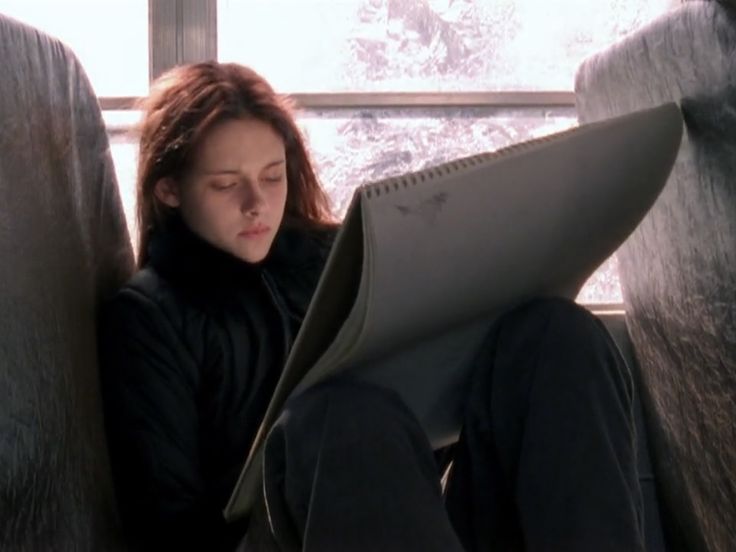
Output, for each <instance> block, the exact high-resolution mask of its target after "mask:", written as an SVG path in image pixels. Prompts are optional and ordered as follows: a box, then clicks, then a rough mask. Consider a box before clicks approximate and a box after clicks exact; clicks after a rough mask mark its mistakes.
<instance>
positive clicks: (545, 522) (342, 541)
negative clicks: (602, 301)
mask: <svg viewBox="0 0 736 552" xmlns="http://www.w3.org/2000/svg"><path fill="white" fill-rule="evenodd" d="M632 394H633V389H632V379H631V376H630V374H629V371H628V369H627V367H626V366H625V364H624V361H623V360H622V359H621V357H620V355H619V353H618V350H617V348H616V346H615V344H614V343H613V341H612V339H611V337H610V336H609V335H608V333H607V331H606V330H605V328H604V327H603V326H602V324H601V323H600V321H598V320H597V319H596V318H595V317H593V316H592V315H591V314H589V313H588V312H587V311H585V310H584V309H582V308H581V307H578V306H577V305H575V304H574V303H572V302H570V301H565V300H561V299H544V300H535V301H533V302H531V303H528V304H526V305H524V306H522V307H519V308H517V309H515V310H513V311H511V312H509V313H508V314H506V315H505V316H503V317H502V318H501V319H500V320H499V321H498V323H497V324H495V325H494V329H493V331H492V332H491V335H489V338H488V340H487V341H486V344H485V346H484V349H483V351H482V353H481V354H480V355H479V358H478V362H477V367H476V368H475V372H474V375H473V381H472V385H471V388H470V391H469V396H468V401H467V410H466V416H465V421H464V425H463V429H462V433H461V436H460V440H459V442H458V443H457V444H456V445H454V446H453V447H452V450H450V451H449V454H450V456H451V458H452V461H453V465H452V468H451V471H450V475H449V478H448V482H447V488H446V496H444V497H443V495H442V492H441V487H440V480H439V472H438V465H437V462H436V460H435V454H434V453H433V451H432V450H431V447H430V445H429V443H428V441H427V439H426V437H425V435H424V433H423V431H422V430H421V428H420V427H419V425H418V422H417V421H416V420H415V418H414V416H413V415H412V413H411V412H410V411H409V410H408V408H406V407H405V406H404V404H403V402H402V401H401V399H400V398H399V397H398V396H397V395H395V394H394V393H392V392H390V391H387V390H385V389H382V388H378V387H374V386H370V385H366V384H362V383H355V382H351V381H349V380H345V379H340V380H337V379H336V380H334V381H328V382H325V383H323V384H320V385H318V386H315V387H314V388H312V389H310V390H308V391H306V392H305V393H303V394H302V395H300V396H298V397H295V398H294V399H292V400H290V401H289V403H288V404H287V408H286V409H285V411H284V413H283V415H282V416H281V418H280V419H279V421H278V423H277V424H276V426H275V427H274V429H273V431H272V432H271V434H270V436H269V438H268V440H267V444H266V456H265V471H264V475H265V483H264V494H265V499H264V502H263V504H262V505H261V510H260V512H258V513H256V514H255V515H254V518H253V520H252V521H251V527H250V529H249V532H248V536H247V538H246V543H249V544H248V545H246V549H252V550H263V549H265V547H264V545H263V542H264V541H261V543H258V542H257V541H258V539H259V538H261V539H266V540H270V543H271V544H272V545H273V548H274V549H277V550H300V549H301V550H306V551H307V552H312V551H320V552H321V551H331V550H341V551H360V550H366V551H367V550H371V551H377V550H386V551H393V550H396V551H404V550H417V551H435V550H436V551H438V552H439V551H443V552H446V551H461V550H466V551H468V552H470V551H481V550H482V551H486V550H494V551H495V550H535V551H536V550H564V551H578V550H579V551H583V550H585V551H589V550H596V551H605V550H611V551H614V550H616V551H635V550H643V544H642V542H643V540H642V535H641V527H640V519H641V491H640V489H639V482H638V479H637V472H636V447H635V434H634V419H633V409H632Z"/></svg>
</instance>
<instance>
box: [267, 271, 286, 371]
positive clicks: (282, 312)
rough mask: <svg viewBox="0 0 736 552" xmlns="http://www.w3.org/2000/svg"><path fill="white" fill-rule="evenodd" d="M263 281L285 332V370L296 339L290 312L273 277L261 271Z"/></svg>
mask: <svg viewBox="0 0 736 552" xmlns="http://www.w3.org/2000/svg"><path fill="white" fill-rule="evenodd" d="M261 281H262V282H263V285H264V287H265V288H266V291H267V292H268V296H269V298H270V299H271V303H273V306H274V307H275V308H276V312H277V313H278V315H279V318H280V319H281V328H282V329H283V331H284V355H283V357H284V359H283V362H282V369H283V367H284V366H285V365H286V360H287V359H288V358H289V353H290V352H291V346H292V342H293V339H294V336H292V335H291V333H292V332H291V325H290V322H289V310H288V309H287V308H286V306H285V305H283V303H282V300H281V297H279V294H278V293H277V291H276V285H275V284H274V283H273V280H272V278H271V275H270V274H268V272H266V270H261Z"/></svg>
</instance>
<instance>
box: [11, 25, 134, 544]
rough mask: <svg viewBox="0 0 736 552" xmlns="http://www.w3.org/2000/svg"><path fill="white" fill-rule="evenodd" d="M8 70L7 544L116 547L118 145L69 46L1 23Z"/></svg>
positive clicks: (121, 272)
mask: <svg viewBox="0 0 736 552" xmlns="http://www.w3.org/2000/svg"><path fill="white" fill-rule="evenodd" d="M0 64H1V65H2V69H3V71H2V74H1V75H0V549H1V550H4V551H14V550H24V551H31V550H110V549H115V548H116V547H117V546H118V545H117V544H116V543H117V541H118V535H117V529H116V518H115V509H114V501H113V500H112V485H111V480H110V474H109V469H108V462H107V455H106V447H105V441H104V433H103V425H102V418H101V408H100V404H99V403H100V398H99V393H98V383H97V364H96V347H95V309H96V306H97V304H98V302H99V300H100V298H101V297H103V296H105V295H106V294H108V293H110V291H111V290H112V289H113V288H115V287H116V286H117V285H119V284H120V283H121V282H122V280H124V279H125V278H126V277H127V276H128V275H129V274H130V271H131V270H132V251H131V247H130V242H129V239H128V234H127V229H126V226H125V220H124V218H123V213H122V208H121V203H120V198H119V195H118V189H117V184H116V181H115V176H114V173H113V167H112V161H111V157H110V152H109V146H108V141H107V137H106V134H105V130H104V126H103V123H102V119H101V114H100V110H99V107H98V104H97V100H96V98H95V96H94V94H93V91H92V89H91V87H90V84H89V82H88V80H87V77H86V75H85V73H84V71H83V70H82V68H81V66H80V64H79V63H78V61H77V59H76V58H75V57H74V55H73V54H72V53H71V52H70V51H69V50H68V49H67V48H66V47H65V46H63V45H62V44H61V43H60V42H58V41H56V40H54V39H52V38H49V37H48V36H45V35H44V34H42V33H39V32H37V31H36V30H34V29H32V28H30V27H27V26H24V25H21V24H20V23H17V22H15V21H13V20H11V19H8V18H5V17H3V16H0Z"/></svg>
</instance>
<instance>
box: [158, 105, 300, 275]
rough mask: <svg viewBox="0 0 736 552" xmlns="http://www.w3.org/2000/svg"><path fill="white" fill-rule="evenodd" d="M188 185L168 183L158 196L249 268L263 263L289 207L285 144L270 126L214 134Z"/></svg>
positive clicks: (225, 126)
mask: <svg viewBox="0 0 736 552" xmlns="http://www.w3.org/2000/svg"><path fill="white" fill-rule="evenodd" d="M193 161H194V163H193V165H192V169H191V170H190V171H189V173H188V174H187V175H186V176H185V177H184V179H183V180H182V182H173V181H171V180H169V179H164V180H162V181H160V182H159V184H157V186H156V195H157V197H158V198H159V199H160V200H162V201H163V202H164V203H166V204H167V205H169V206H172V207H178V208H179V209H180V212H181V215H182V217H183V219H184V221H185V222H186V223H187V225H188V226H189V228H190V229H191V230H192V231H193V232H194V233H196V234H197V235H199V236H200V237H201V238H203V239H205V240H206V241H207V242H209V243H210V244H212V245H214V246H215V247H218V248H219V249H222V250H224V251H227V252H228V253H230V254H232V255H234V256H236V257H238V258H239V259H242V260H243V261H246V262H249V263H257V262H260V261H262V260H263V259H264V258H265V257H266V255H267V254H268V252H269V250H270V248H271V245H272V244H273V240H274V237H275V236H276V232H277V230H278V229H279V226H280V225H281V221H282V219H283V216H284V208H285V206H286V191H287V179H286V153H285V147H284V142H283V140H282V139H281V137H280V136H279V134H277V133H276V131H274V129H273V127H272V126H271V125H269V124H268V123H265V122H262V121H259V120H257V119H234V120H228V121H225V122H223V123H220V124H218V125H217V126H215V127H214V128H213V129H211V130H210V131H209V132H208V134H207V135H206V136H205V139H204V140H203V141H202V142H201V145H200V146H199V148H197V149H196V150H195V152H194V160H193Z"/></svg>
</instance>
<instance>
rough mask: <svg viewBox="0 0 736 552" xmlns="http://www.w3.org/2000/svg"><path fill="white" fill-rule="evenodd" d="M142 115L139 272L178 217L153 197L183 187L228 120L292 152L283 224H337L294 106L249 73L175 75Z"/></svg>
mask: <svg viewBox="0 0 736 552" xmlns="http://www.w3.org/2000/svg"><path fill="white" fill-rule="evenodd" d="M140 108H141V109H142V110H143V118H142V120H141V123H140V125H139V127H138V133H139V138H140V149H139V155H138V176H137V182H136V199H137V207H136V216H137V222H138V229H139V233H138V234H139V238H138V266H139V267H142V266H144V265H145V263H146V262H147V260H148V253H147V248H148V243H149V241H150V238H151V235H152V234H153V232H155V231H156V229H157V228H159V227H160V226H161V225H162V224H164V223H165V221H166V218H167V217H168V216H171V214H172V209H171V208H170V207H167V206H165V205H164V204H162V203H161V202H160V201H159V200H158V199H157V198H156V196H155V194H154V188H155V186H156V182H158V181H159V179H161V178H164V177H173V178H175V179H180V178H181V177H182V176H183V175H184V174H185V172H186V171H187V170H188V169H189V168H190V164H191V163H192V161H193V159H192V157H193V155H192V154H193V152H194V150H195V148H196V147H197V145H198V144H199V141H200V140H202V139H203V137H204V136H205V134H206V132H207V131H208V130H209V129H211V128H212V127H213V126H214V125H216V124H217V123H220V122H222V121H225V120H228V119H236V118H255V119H259V120H262V121H264V122H266V123H269V124H270V125H272V127H273V128H274V130H275V131H276V132H277V133H278V134H279V135H280V136H281V139H282V140H283V141H284V145H285V149H286V176H287V181H288V191H287V198H286V209H285V212H284V220H285V221H290V222H292V223H296V224H300V225H303V226H305V227H318V226H325V225H328V224H330V223H332V222H333V219H332V215H331V213H330V207H329V198H328V197H327V194H326V193H325V192H324V190H323V189H322V187H321V186H320V184H319V181H318V179H317V175H316V173H315V171H314V168H313V167H312V163H311V160H310V157H309V154H308V153H307V149H306V146H305V144H304V138H303V137H302V134H301V132H300V130H299V128H298V127H297V125H296V123H295V121H294V116H293V112H292V105H291V102H290V101H289V99H288V98H287V97H286V96H283V95H280V94H277V93H276V92H274V90H273V88H272V87H271V85H270V84H268V82H266V80H265V79H263V77H261V76H260V75H259V74H258V73H256V72H255V71H253V70H252V69H250V68H248V67H244V66H242V65H238V64H235V63H218V62H214V61H209V62H204V63H196V64H191V65H183V66H179V67H175V68H174V69H171V70H170V71H168V72H166V73H164V74H163V75H161V76H160V77H159V78H158V79H157V80H156V81H155V82H154V83H153V84H152V86H151V91H150V94H149V95H148V97H147V98H145V99H144V100H143V101H142V102H141V104H140Z"/></svg>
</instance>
